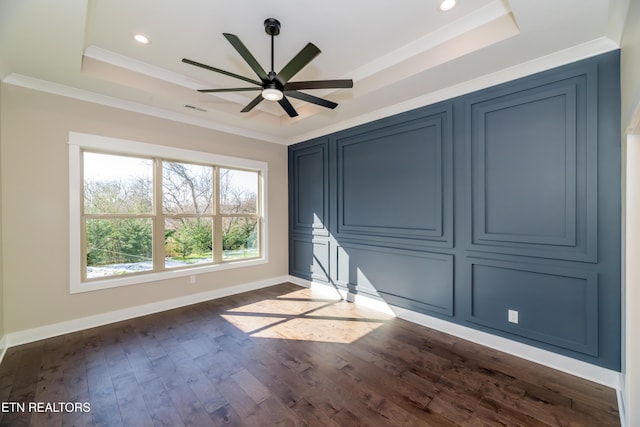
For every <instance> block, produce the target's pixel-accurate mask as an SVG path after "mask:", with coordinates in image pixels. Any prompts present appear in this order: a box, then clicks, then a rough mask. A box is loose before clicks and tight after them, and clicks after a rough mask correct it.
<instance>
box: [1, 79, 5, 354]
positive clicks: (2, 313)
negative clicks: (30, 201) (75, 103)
mask: <svg viewBox="0 0 640 427" xmlns="http://www.w3.org/2000/svg"><path fill="white" fill-rule="evenodd" d="M0 100H2V85H0ZM1 165H2V102H0V242H2V166H1ZM3 277H4V274H3V269H2V245H1V244H0V340H2V339H3V338H4V298H3V295H4V286H3V285H2V283H3ZM2 347H3V346H2V343H1V342H0V354H1V353H2Z"/></svg>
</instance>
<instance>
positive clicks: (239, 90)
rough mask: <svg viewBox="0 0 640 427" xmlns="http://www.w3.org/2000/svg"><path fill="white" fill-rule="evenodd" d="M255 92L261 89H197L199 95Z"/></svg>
mask: <svg viewBox="0 0 640 427" xmlns="http://www.w3.org/2000/svg"><path fill="white" fill-rule="evenodd" d="M255 90H262V88H261V87H234V88H230V89H198V92H201V93H215V92H249V91H255Z"/></svg>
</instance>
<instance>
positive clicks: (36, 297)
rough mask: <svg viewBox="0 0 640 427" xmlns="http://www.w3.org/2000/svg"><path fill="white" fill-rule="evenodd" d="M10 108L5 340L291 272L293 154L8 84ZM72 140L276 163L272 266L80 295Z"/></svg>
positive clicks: (5, 101)
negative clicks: (74, 285) (72, 235)
mask: <svg viewBox="0 0 640 427" xmlns="http://www.w3.org/2000/svg"><path fill="white" fill-rule="evenodd" d="M1 101H2V108H1V114H2V117H1V119H2V124H3V127H2V136H3V138H2V141H1V144H2V145H1V148H2V150H1V151H2V158H1V159H0V160H1V166H0V170H1V178H0V179H1V184H2V186H1V191H2V206H3V211H2V229H3V230H4V233H3V236H2V250H3V254H4V257H3V260H2V268H3V270H4V310H5V324H4V327H5V333H12V332H17V331H23V330H26V329H30V328H35V327H39V326H44V325H49V324H53V323H57V322H62V321H68V320H73V319H78V318H82V317H86V316H91V315H95V314H100V313H106V312H111V311H114V310H119V309H124V308H129V307H133V306H138V305H143V304H148V303H153V302H157V301H161V300H166V299H171V298H178V297H182V296H185V295H188V294H191V293H199V292H206V291H211V290H215V289H219V288H223V287H228V286H232V285H239V284H244V283H251V282H255V281H261V280H265V279H270V278H275V277H278V276H283V275H286V274H287V273H288V253H287V251H288V243H287V242H288V239H287V156H286V152H287V150H286V147H285V146H283V145H277V144H272V143H267V142H262V141H257V140H251V139H248V138H244V137H239V136H233V135H228V134H224V133H221V132H217V131H213V130H210V129H204V128H199V127H196V126H190V125H185V124H181V123H177V122H172V121H168V120H163V119H158V118H154V117H150V116H145V115H142V114H136V113H131V112H127V111H122V110H118V109H114V108H109V107H104V106H101V105H97V104H92V103H88V102H83V101H78V100H74V99H70V98H65V97H61V96H57V95H53V94H48V93H44V92H39V91H35V90H30V89H25V88H22V87H17V86H13V85H7V84H4V85H3V87H2V97H1ZM69 131H75V132H83V133H89V134H96V135H103V136H108V137H114V138H122V139H127V140H134V141H140V142H147V143H153V144H161V145H167V146H177V147H180V148H186V149H192V150H200V151H208V152H212V153H216V154H224V155H230V156H236V157H243V158H248V159H255V160H260V161H265V162H267V163H268V168H269V179H268V186H269V187H268V189H267V191H268V209H269V212H268V218H269V224H268V230H267V232H268V238H269V241H268V245H269V247H268V251H269V262H268V263H267V264H263V265H258V266H253V267H247V268H242V269H239V268H238V269H232V270H225V271H219V272H215V273H208V274H203V275H201V276H198V281H197V283H196V284H189V280H188V277H183V278H177V279H172V280H165V281H159V282H152V283H146V284H140V285H134V286H127V287H121V288H112V289H107V290H102V291H94V292H85V293H81V294H73V295H71V294H70V293H69V259H68V258H69V255H68V254H69V190H68V172H69V160H68V155H69V151H68V144H67V141H68V134H69Z"/></svg>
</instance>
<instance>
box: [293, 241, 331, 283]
mask: <svg viewBox="0 0 640 427" xmlns="http://www.w3.org/2000/svg"><path fill="white" fill-rule="evenodd" d="M290 243H291V247H290V252H289V264H290V267H289V269H290V272H291V274H292V275H295V276H298V277H301V278H303V279H307V280H319V281H321V282H328V281H329V241H328V240H326V239H319V238H313V237H311V236H293V237H292V238H291V241H290Z"/></svg>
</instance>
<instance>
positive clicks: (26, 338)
mask: <svg viewBox="0 0 640 427" xmlns="http://www.w3.org/2000/svg"><path fill="white" fill-rule="evenodd" d="M287 281H289V276H279V277H272V278H270V279H265V280H260V281H257V282H251V283H243V284H240V285H235V286H229V287H226V288H221V289H214V290H211V291H207V292H200V293H197V294H191V295H185V296H183V297H178V298H173V299H168V300H164V301H158V302H154V303H150V304H144V305H139V306H135V307H129V308H125V309H122V310H116V311H111V312H108V313H102V314H96V315H94V316H88V317H83V318H80V319H73V320H68V321H65V322H60V323H55V324H52V325H46V326H40V327H37V328H32V329H27V330H23V331H18V332H11V333H9V334H6V335H5V336H4V337H3V339H2V340H0V344H2V343H4V344H5V345H4V346H3V348H4V349H6V348H8V347H14V346H16V345H21V344H26V343H29V342H33V341H38V340H41V339H46V338H51V337H55V336H58V335H63V334H67V333H70V332H76V331H80V330H83V329H89V328H93V327H96V326H102V325H107V324H109V323H114V322H120V321H122V320H128V319H132V318H134V317H140V316H145V315H147V314H153V313H158V312H161V311H166V310H171V309H174V308H179V307H183V306H186V305H190V304H197V303H199V302H204V301H209V300H213V299H217V298H223V297H226V296H230V295H235V294H239V293H242V292H247V291H253V290H256V289H261V288H266V287H269V286H273V285H277V284H279V283H283V282H287ZM2 355H4V350H3V353H2Z"/></svg>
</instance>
